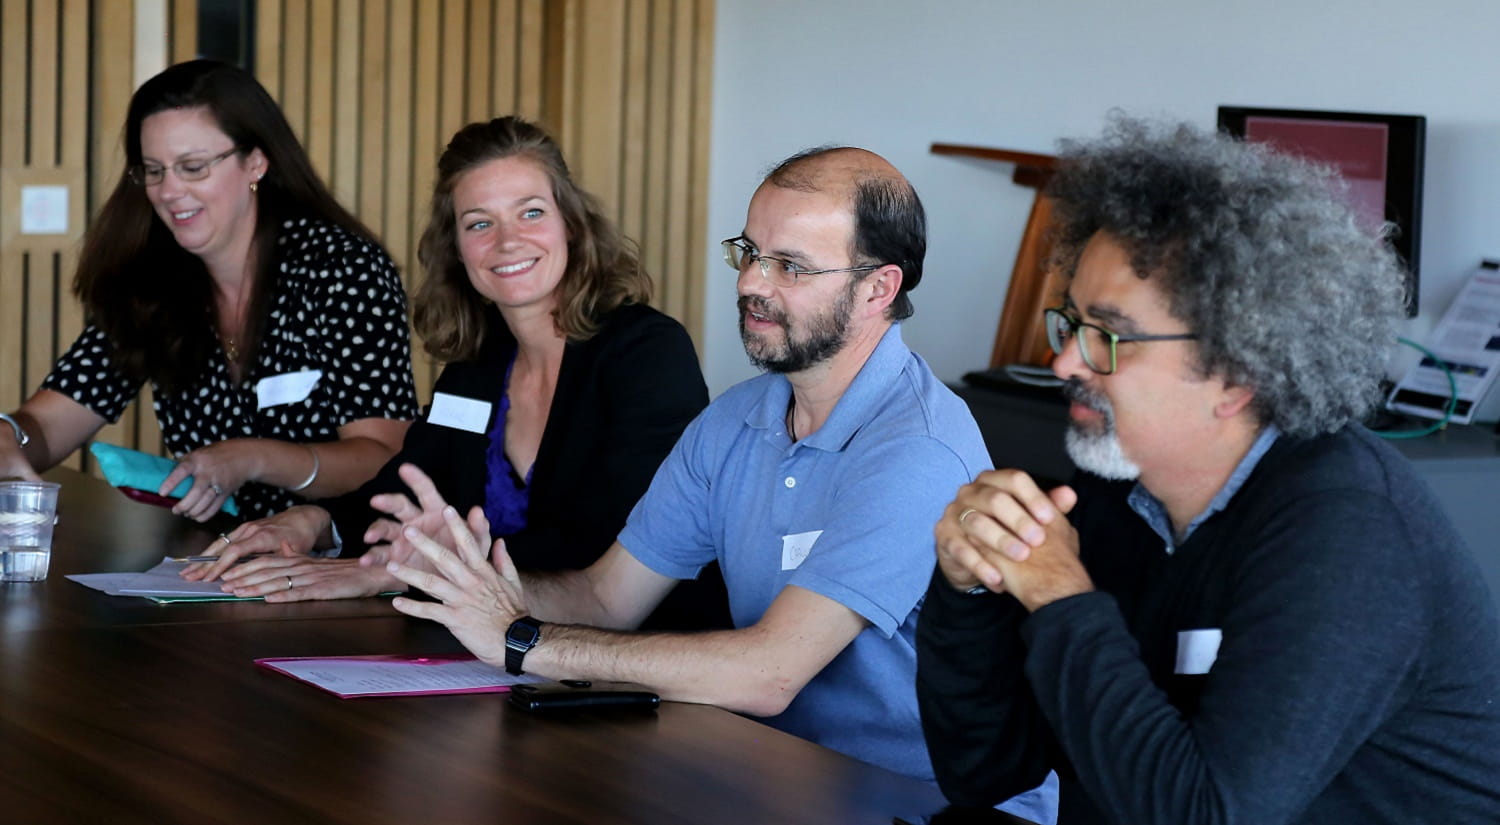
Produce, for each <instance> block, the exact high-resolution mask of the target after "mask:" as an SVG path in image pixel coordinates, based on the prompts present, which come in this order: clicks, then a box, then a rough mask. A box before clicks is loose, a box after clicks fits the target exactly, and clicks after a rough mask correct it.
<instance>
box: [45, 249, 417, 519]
mask: <svg viewBox="0 0 1500 825" xmlns="http://www.w3.org/2000/svg"><path fill="white" fill-rule="evenodd" d="M277 254H278V259H279V260H278V264H277V267H276V275H277V280H276V285H275V287H274V290H275V293H274V295H273V296H272V298H271V306H270V318H269V320H268V321H267V324H266V330H265V333H264V336H263V337H262V340H261V344H260V350H259V352H258V353H257V354H256V360H255V363H254V364H253V365H252V366H251V371H250V374H249V375H248V376H247V378H246V380H245V382H244V383H243V384H235V383H234V381H233V379H231V377H230V375H229V367H228V364H227V362H226V360H225V358H226V356H225V355H224V351H223V349H221V348H220V347H218V346H215V347H214V348H213V349H212V350H211V351H208V352H204V353H203V354H202V362H203V367H202V371H201V372H200V373H199V377H198V378H197V379H196V380H195V381H194V382H193V385H192V386H190V387H188V388H186V389H184V390H183V391H181V392H177V393H173V394H170V395H166V394H164V393H162V391H161V390H160V388H158V387H155V386H153V387H152V390H153V393H152V394H153V397H154V399H155V407H156V418H157V422H158V423H159V424H160V426H161V431H162V438H163V440H164V442H165V443H166V446H167V449H168V450H170V451H171V452H172V454H173V455H182V454H184V453H187V452H189V451H191V450H194V449H197V448H199V447H203V446H206V445H209V444H215V443H218V442H220V441H223V440H225V439H229V438H270V439H276V440H278V441H291V442H297V443H318V442H325V441H335V440H337V439H338V428H339V427H341V426H343V425H345V424H348V423H350V422H352V421H358V420H360V419H364V418H394V419H411V418H414V417H415V416H416V413H417V398H416V388H415V385H414V382H413V380H412V373H411V339H410V335H409V333H408V329H407V321H406V293H405V291H404V290H403V289H402V288H401V279H400V278H399V277H398V275H397V274H396V267H395V264H394V263H393V262H392V261H391V259H390V256H388V255H387V254H386V253H385V251H384V250H382V249H381V248H380V247H379V246H376V245H374V244H372V243H370V242H368V241H365V240H363V239H361V238H359V237H358V236H355V235H352V234H350V233H348V232H346V231H345V230H343V229H341V228H339V227H336V226H332V225H329V224H325V223H322V222H320V221H310V220H305V219H303V220H293V221H288V222H287V223H286V224H284V225H283V228H282V233H281V237H280V238H278V239H277ZM112 351H113V347H112V346H111V345H110V343H109V339H108V338H107V337H106V336H105V335H104V333H103V332H101V331H100V330H99V329H98V328H97V327H95V326H93V325H92V324H90V325H89V326H88V327H87V328H86V329H85V330H84V331H83V334H82V335H80V336H79V337H78V340H77V341H75V342H74V343H73V346H72V347H71V348H69V349H68V352H67V353H66V354H65V355H63V357H62V359H61V360H59V361H58V363H57V366H56V367H55V368H54V369H53V371H52V374H51V375H49V376H47V379H46V381H44V382H43V383H42V386H43V387H44V388H45V389H49V390H55V391H57V392H60V393H62V394H64V395H66V396H68V397H69V398H72V399H73V400H74V401H77V402H78V403H80V404H82V405H84V406H85V407H88V408H89V409H91V410H93V411H94V412H96V413H98V414H99V415H100V416H102V417H104V418H107V419H109V420H110V421H116V420H118V419H119V417H120V415H121V413H123V412H124V411H125V408H126V407H127V406H128V405H129V404H130V402H131V401H132V400H134V399H135V397H136V395H137V394H138V393H139V392H140V384H139V383H137V382H133V381H131V380H130V379H128V378H126V377H125V376H123V375H121V374H120V373H119V372H118V371H116V370H115V368H114V366H113V364H112V363H111V359H110V355H111V353H112ZM310 369H311V370H321V371H322V373H323V377H322V378H321V379H320V380H319V381H318V384H317V386H316V387H314V388H313V390H312V392H311V393H310V394H309V395H308V397H307V398H306V399H304V400H303V401H300V402H297V403H292V404H282V405H279V406H274V407H267V408H266V409H263V410H261V409H257V408H256V394H255V385H256V382H258V381H259V380H261V379H262V378H267V377H270V376H275V375H284V374H286V373H289V372H298V371H300V370H310ZM236 498H238V500H239V502H240V508H241V511H242V513H243V514H244V517H245V518H248V519H257V518H264V517H265V516H269V515H271V514H273V513H277V512H280V511H281V510H284V509H286V508H288V507H290V506H292V505H294V504H297V503H299V501H300V499H299V498H298V497H297V496H295V495H293V494H292V493H289V492H287V491H286V490H283V489H281V488H279V487H269V486H266V485H263V484H254V483H252V484H246V485H245V486H244V487H243V488H241V489H240V491H239V492H238V493H237V494H236Z"/></svg>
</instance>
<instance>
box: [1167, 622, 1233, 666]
mask: <svg viewBox="0 0 1500 825" xmlns="http://www.w3.org/2000/svg"><path fill="white" fill-rule="evenodd" d="M1222 641H1224V631H1223V630H1220V629H1219V628H1217V627H1210V628H1205V629H1201V630H1179V631H1177V668H1176V669H1175V670H1174V671H1173V672H1174V673H1178V674H1181V675H1184V676H1202V675H1203V674H1205V673H1207V672H1208V669H1209V668H1211V667H1213V666H1214V660H1215V659H1217V658H1219V642H1222Z"/></svg>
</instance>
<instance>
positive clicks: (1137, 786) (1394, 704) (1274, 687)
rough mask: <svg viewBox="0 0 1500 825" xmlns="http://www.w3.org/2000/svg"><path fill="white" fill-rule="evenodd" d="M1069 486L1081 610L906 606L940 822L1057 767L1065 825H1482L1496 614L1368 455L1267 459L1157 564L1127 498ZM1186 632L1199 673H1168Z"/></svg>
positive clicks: (1303, 453) (969, 601) (1412, 499)
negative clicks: (1088, 584)
mask: <svg viewBox="0 0 1500 825" xmlns="http://www.w3.org/2000/svg"><path fill="white" fill-rule="evenodd" d="M1075 487H1076V488H1077V489H1078V492H1079V496H1080V503H1079V505H1078V507H1077V508H1076V509H1075V511H1074V512H1073V513H1072V514H1071V516H1070V518H1071V519H1072V521H1073V523H1074V524H1075V526H1077V528H1078V531H1079V538H1080V546H1081V552H1082V558H1083V561H1084V564H1085V566H1086V567H1087V569H1088V571H1089V574H1090V576H1091V577H1092V578H1093V581H1094V585H1095V587H1096V588H1098V589H1097V591H1096V592H1093V593H1086V594H1081V595H1078V596H1074V597H1071V598H1067V599H1062V600H1059V601H1057V602H1054V603H1052V604H1050V605H1047V606H1045V607H1043V608H1041V609H1040V610H1038V611H1037V612H1036V613H1035V614H1034V615H1031V616H1029V617H1028V616H1027V615H1026V612H1025V610H1024V609H1023V608H1022V607H1021V606H1020V604H1019V603H1018V602H1016V600H1015V599H1014V598H1012V597H1010V596H1008V595H1002V596H995V595H985V596H965V595H962V594H959V593H956V592H955V591H953V589H952V588H951V587H949V586H948V585H947V584H946V582H944V581H943V580H942V579H941V577H940V576H939V577H935V578H934V580H933V583H932V586H931V588H930V590H929V592H928V596H927V601H926V606H925V608H924V610H923V613H922V619H921V624H920V626H919V628H918V674H917V681H918V698H919V701H920V705H921V710H922V718H923V725H924V728H925V731H926V734H927V741H928V747H929V749H930V750H931V754H932V760H933V763H934V767H935V769H936V771H937V776H938V780H939V783H940V785H941V786H942V788H943V790H944V792H945V793H946V794H947V795H948V796H949V798H950V799H952V800H953V801H955V802H957V803H961V804H967V805H976V806H980V805H982V806H987V805H990V804H993V802H994V801H995V800H999V799H1003V798H1005V797H1007V796H1009V795H1010V794H1013V793H1015V792H1017V791H1019V790H1024V789H1026V788H1029V787H1031V786H1032V785H1034V784H1036V782H1037V781H1038V780H1039V778H1040V777H1041V776H1042V775H1043V774H1044V773H1045V771H1046V770H1047V769H1048V768H1055V769H1057V770H1058V771H1059V773H1060V775H1061V776H1062V780H1063V782H1062V797H1061V809H1060V813H1059V820H1058V821H1059V822H1060V823H1063V825H1073V824H1074V823H1095V822H1113V823H1119V824H1120V825H1148V824H1149V823H1172V825H1178V824H1179V823H1221V822H1223V823H1228V822H1253V823H1256V825H1275V823H1314V822H1317V823H1323V822H1327V823H1345V822H1349V823H1354V822H1358V823H1384V822H1388V823H1401V825H1413V823H1421V822H1434V823H1436V822H1443V823H1457V822H1463V823H1471V822H1474V823H1477V822H1500V625H1497V621H1496V611H1495V607H1494V602H1493V600H1492V599H1491V596H1490V594H1489V592H1488V589H1487V588H1486V586H1485V583H1484V581H1483V579H1482V577H1481V576H1480V573H1479V570H1478V568H1477V566H1476V565H1475V564H1474V563H1473V560H1472V559H1471V558H1470V556H1469V554H1468V551H1467V550H1466V549H1465V548H1464V547H1463V544H1462V540H1461V539H1460V538H1459V537H1458V535H1457V534H1456V533H1455V532H1454V530H1453V528H1452V526H1451V525H1450V524H1449V523H1448V521H1447V519H1446V518H1445V517H1444V515H1443V513H1442V510H1441V507H1440V506H1439V504H1438V502H1437V501H1436V500H1435V499H1434V497H1433V495H1432V493H1431V492H1430V491H1429V490H1428V489H1427V487H1426V486H1425V484H1423V483H1422V482H1421V480H1420V479H1418V478H1417V477H1416V475H1415V473H1414V472H1413V470H1412V469H1411V467H1410V466H1409V465H1408V464H1407V463H1406V461H1405V460H1404V459H1403V458H1401V457H1400V456H1399V454H1397V453H1396V452H1395V451H1394V450H1392V449H1391V448H1390V447H1389V446H1388V445H1386V444H1384V443H1382V442H1380V440H1379V439H1377V438H1375V437H1374V436H1372V435H1371V434H1370V433H1368V432H1367V431H1365V430H1363V429H1362V428H1358V427H1351V428H1348V429H1345V430H1343V431H1340V432H1338V433H1336V434H1334V435H1331V436H1327V437H1321V438H1316V439H1310V440H1296V439H1291V438H1288V437H1286V436H1283V437H1282V438H1280V439H1279V440H1278V441H1277V442H1276V444H1275V445H1274V446H1273V447H1272V449H1271V451H1270V452H1268V453H1267V454H1266V455H1265V456H1264V457H1263V458H1262V459H1261V461H1260V463H1259V464H1258V465H1257V466H1256V468H1255V470H1254V472H1253V473H1252V474H1251V475H1250V477H1249V478H1248V479H1247V480H1246V482H1245V484H1244V486H1243V487H1242V488H1240V490H1239V491H1238V493H1236V494H1235V496H1234V498H1233V499H1231V501H1230V503H1229V505H1228V507H1227V508H1226V509H1225V510H1223V511H1222V512H1220V513H1218V514H1216V515H1214V516H1211V517H1210V518H1209V519H1208V520H1207V521H1205V522H1204V523H1203V524H1202V525H1200V526H1199V527H1198V528H1197V530H1196V531H1195V532H1194V533H1193V534H1192V535H1191V536H1190V537H1189V538H1188V540H1187V541H1186V542H1184V543H1183V544H1182V545H1181V546H1180V547H1178V548H1177V550H1176V552H1175V553H1174V554H1172V555H1168V554H1166V553H1165V552H1164V551H1163V549H1162V541H1161V539H1160V538H1158V537H1157V536H1156V535H1155V534H1154V533H1153V532H1152V531H1151V530H1150V529H1149V528H1148V527H1147V526H1146V524H1145V522H1144V521H1143V520H1142V519H1141V518H1140V517H1139V516H1138V515H1136V514H1135V513H1134V512H1133V511H1132V510H1130V509H1129V507H1128V505H1127V504H1126V501H1125V499H1126V495H1127V494H1128V492H1129V490H1130V488H1131V484H1129V483H1112V482H1106V481H1103V480H1100V479H1098V478H1094V477H1090V476H1083V477H1081V478H1080V479H1079V480H1078V481H1077V482H1076V484H1075ZM1497 506H1500V501H1497ZM1205 629H1217V630H1221V631H1222V634H1223V637H1222V643H1221V644H1220V646H1219V648H1218V652H1217V658H1216V659H1213V660H1212V667H1211V669H1209V670H1208V671H1207V673H1206V674H1200V675H1188V674H1181V673H1178V672H1177V671H1178V670H1179V668H1178V666H1177V654H1178V647H1179V633H1180V632H1181V631H1190V630H1205ZM1200 638H1201V634H1200ZM1023 673H1024V675H1023Z"/></svg>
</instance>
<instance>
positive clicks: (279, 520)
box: [184, 117, 729, 628]
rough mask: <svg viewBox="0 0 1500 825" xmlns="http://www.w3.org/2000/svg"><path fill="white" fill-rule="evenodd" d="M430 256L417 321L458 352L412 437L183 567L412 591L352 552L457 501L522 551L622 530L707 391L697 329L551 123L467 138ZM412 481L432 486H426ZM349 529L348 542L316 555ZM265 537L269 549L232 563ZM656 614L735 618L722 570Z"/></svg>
mask: <svg viewBox="0 0 1500 825" xmlns="http://www.w3.org/2000/svg"><path fill="white" fill-rule="evenodd" d="M419 256H420V258H421V261H422V268H423V270H424V276H425V280H424V282H423V284H422V286H421V288H420V289H419V290H418V291H417V293H416V297H415V299H414V304H415V307H416V309H415V313H414V322H415V325H416V329H417V332H418V333H419V334H420V335H421V337H422V340H423V341H424V342H426V348H427V351H428V352H429V353H431V354H432V355H433V356H435V357H437V358H439V359H442V360H444V361H446V362H448V366H447V367H446V368H445V369H444V370H443V373H442V375H441V376H440V377H439V378H438V381H437V385H436V387H435V392H434V395H433V402H432V406H431V408H430V409H429V410H428V412H427V413H426V414H425V415H424V416H423V417H422V418H421V419H419V420H418V421H417V422H416V423H415V424H413V425H412V428H411V430H410V432H408V434H407V436H406V443H405V445H404V447H403V448H402V451H401V454H400V455H398V456H396V457H395V458H394V459H392V460H391V462H390V463H389V464H387V465H386V466H385V468H384V469H382V470H381V471H380V473H379V474H378V475H377V476H376V477H375V478H374V479H373V480H371V481H370V483H369V484H366V485H365V486H364V488H363V489H361V490H359V491H358V492H356V493H353V494H351V495H348V496H343V497H341V498H339V499H336V500H332V501H323V502H319V503H318V504H316V505H306V506H302V507H295V508H292V509H291V510H288V511H286V512H285V513H282V514H280V515H278V516H275V517H273V518H270V519H265V520H263V521H259V522H254V523H251V524H245V525H242V526H240V527H239V528H238V529H236V530H235V531H234V532H232V533H230V534H229V539H230V542H229V543H228V544H226V543H225V542H222V541H221V542H217V543H215V544H213V545H211V546H210V547H208V548H207V550H206V551H205V552H208V553H212V554H218V555H219V559H218V560H217V561H216V562H214V563H212V564H202V565H194V566H193V567H192V568H190V569H188V570H185V571H184V576H185V577H187V578H192V579H214V578H216V577H218V576H220V575H223V578H224V581H225V585H224V586H225V589H226V590H227V591H229V592H233V593H235V594H237V595H254V596H265V597H266V598H267V599H269V600H271V601H291V600H298V599H318V598H345V597H351V596H366V595H375V594H377V593H380V592H383V591H388V590H402V589H405V585H404V584H402V583H401V582H400V581H398V580H397V579H395V578H394V577H393V576H391V575H390V574H389V573H387V572H386V571H385V568H384V567H383V566H381V565H366V566H360V565H359V563H358V560H357V559H355V558H353V557H356V556H359V555H361V554H363V553H365V552H366V551H367V550H369V549H370V548H371V547H372V546H374V547H375V548H376V551H375V552H374V553H372V556H375V557H380V558H384V557H385V556H386V554H387V553H388V552H390V551H391V550H392V545H397V546H396V547H395V548H394V549H395V552H397V553H398V554H401V555H402V557H403V558H404V557H405V556H404V553H405V552H406V551H407V550H409V548H407V547H406V546H405V542H404V541H403V540H402V534H401V531H402V528H403V527H404V526H406V525H408V524H415V525H416V526H418V527H419V528H422V527H425V528H426V529H425V530H424V532H426V533H427V534H429V535H435V534H437V533H438V532H439V530H440V528H441V525H442V524H443V522H442V510H443V507H444V506H445V505H446V504H447V503H451V504H452V505H453V506H454V507H455V508H457V509H458V511H459V512H460V513H464V514H471V518H473V519H475V520H476V521H475V523H476V524H477V523H478V522H477V519H478V518H480V516H479V515H477V514H479V513H482V514H483V516H482V517H483V518H484V520H485V521H487V522H488V525H487V527H488V531H489V534H490V535H491V536H493V537H496V538H504V539H505V542H506V548H507V550H508V551H509V553H510V555H511V558H512V559H513V560H514V561H515V563H516V566H517V567H520V568H522V569H529V570H548V569H554V570H555V569H572V570H577V569H582V568H585V567H587V566H589V564H591V563H592V562H593V561H594V560H595V559H597V558H598V557H599V556H601V555H603V553H604V551H605V550H607V549H608V548H609V547H610V545H611V544H612V543H613V542H614V540H615V536H616V535H617V534H618V533H619V532H620V530H621V528H623V527H624V525H625V518H626V516H628V515H629V514H630V510H631V508H632V507H633V506H634V505H635V502H636V499H638V498H640V496H641V494H642V493H644V492H645V490H646V487H647V486H648V485H649V484H650V483H651V479H652V477H653V476H654V475H655V473H656V468H657V466H658V465H659V464H660V463H661V462H662V460H663V459H664V458H666V456H667V453H668V452H670V451H671V449H672V446H673V445H674V444H676V442H677V439H678V437H679V436H680V435H681V434H682V431H683V429H685V428H686V427H687V425H688V423H689V422H690V421H692V419H693V418H694V417H695V416H696V415H697V414H698V413H699V412H700V411H701V410H702V409H703V408H704V407H705V406H706V405H707V404H708V390H707V387H705V385H704V382H703V375H702V373H701V371H700V370H699V367H698V359H697V356H696V355H695V354H694V352H693V344H692V340H691V339H689V338H688V335H687V332H686V330H684V329H683V328H682V325H681V324H679V323H677V322H676V321H674V320H672V319H671V318H669V317H667V316H666V315H663V314H662V313H660V312H657V311H656V310H654V309H652V308H651V307H650V306H648V305H647V301H649V300H650V298H651V291H652V283H651V278H650V276H649V275H648V274H647V273H646V272H645V270H644V269H643V268H642V266H641V263H640V260H639V257H638V255H637V253H636V251H635V249H634V247H633V245H632V244H631V243H630V242H629V241H628V240H627V239H626V238H625V237H624V236H622V235H621V234H620V231H619V229H618V228H617V227H615V226H614V225H613V224H612V223H611V222H610V221H609V219H608V218H606V217H605V216H604V214H603V212H602V210H601V208H600V206H599V204H598V203H597V201H595V200H594V198H593V197H592V196H591V195H589V194H588V193H587V192H585V191H584V190H583V189H581V188H580V187H579V186H578V184H577V183H575V182H574V180H573V179H572V177H571V176H570V175H569V173H568V167H567V164H566V163H565V162H564V160H563V157H562V153H561V151H560V150H559V149H558V147H557V144H556V143H555V142H554V141H553V140H552V138H551V137H549V136H548V135H547V133H546V132H544V131H542V130H541V129H539V128H538V127H536V126H535V125H533V124H531V123H528V122H526V121H524V120H521V119H519V118H515V117H503V118H497V119H495V120H492V121H489V122H487V123H474V124H470V125H469V126H466V127H464V128H463V129H461V130H459V132H458V133H457V134H456V135H454V137H453V139H452V141H450V142H449V144H448V147H447V150H446V151H445V152H444V153H443V155H442V158H441V159H440V160H439V161H438V173H437V184H436V187H435V189H434V192H433V196H432V212H431V217H430V218H429V221H428V225H427V229H426V231H425V232H424V233H423V235H422V241H421V246H420V252H419ZM415 469H420V470H421V471H422V472H423V473H425V474H426V475H427V476H429V477H430V479H431V486H430V487H429V486H428V485H427V484H425V483H424V481H423V480H421V479H418V478H417V477H416V476H415V475H414V472H413V471H414V470H415ZM412 481H415V482H416V483H415V484H414V485H411V488H412V489H415V490H429V489H431V490H432V492H431V493H430V494H426V495H418V496H416V497H415V498H410V497H408V495H407V490H408V485H409V482H412ZM372 499H373V501H372ZM475 529H476V530H481V529H484V528H483V527H476V528H475ZM331 547H337V548H338V550H337V554H338V558H335V559H310V558H308V557H307V555H306V554H308V553H311V552H314V551H321V550H325V549H327V548H331ZM256 553H260V554H268V555H265V556H263V557H262V558H258V559H254V560H252V561H249V562H245V563H242V564H235V563H234V562H235V560H236V559H239V558H242V557H243V556H245V555H249V554H256ZM653 618H654V621H653V622H652V625H651V626H654V627H659V628H661V627H673V628H690V627H708V626H718V627H727V626H728V623H729V617H728V608H727V601H726V596H725V595H724V590H723V582H722V579H721V578H719V576H718V573H717V571H716V570H710V571H705V574H704V575H703V576H701V577H700V578H699V580H698V581H694V582H687V583H684V584H683V585H681V586H679V587H678V588H677V590H676V592H674V593H673V594H672V595H671V596H670V597H669V598H668V600H667V601H666V602H664V603H663V605H662V606H661V608H659V609H658V611H657V613H656V614H655V616H654V617H653Z"/></svg>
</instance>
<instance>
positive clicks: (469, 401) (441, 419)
mask: <svg viewBox="0 0 1500 825" xmlns="http://www.w3.org/2000/svg"><path fill="white" fill-rule="evenodd" d="M491 406H492V405H491V404H490V402H488V401H479V400H477V399H474V398H464V397H463V396H459V395H449V394H448V393H445V392H435V393H433V394H432V409H431V410H430V411H428V413H427V423H429V424H437V425H438V426H441V427H452V428H453V429H455V430H464V431H465V432H471V433H479V434H481V435H483V434H484V431H485V428H486V427H488V426H489V424H490V407H491Z"/></svg>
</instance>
